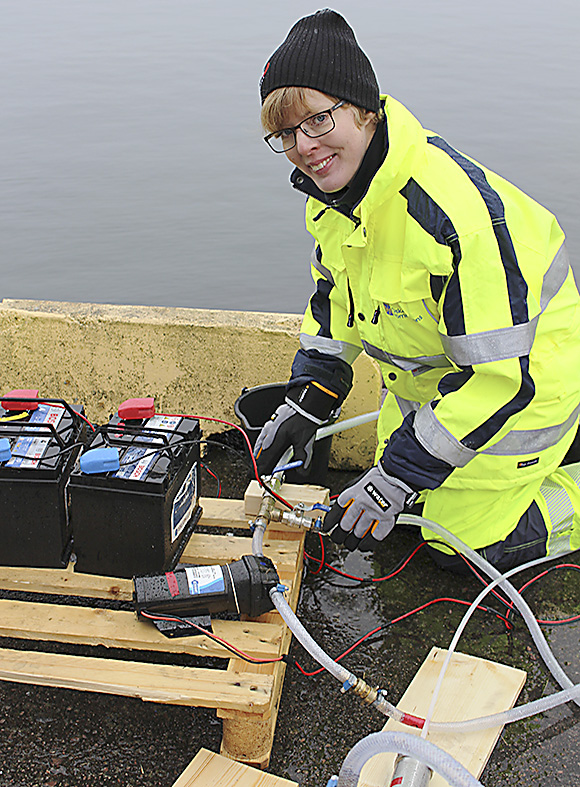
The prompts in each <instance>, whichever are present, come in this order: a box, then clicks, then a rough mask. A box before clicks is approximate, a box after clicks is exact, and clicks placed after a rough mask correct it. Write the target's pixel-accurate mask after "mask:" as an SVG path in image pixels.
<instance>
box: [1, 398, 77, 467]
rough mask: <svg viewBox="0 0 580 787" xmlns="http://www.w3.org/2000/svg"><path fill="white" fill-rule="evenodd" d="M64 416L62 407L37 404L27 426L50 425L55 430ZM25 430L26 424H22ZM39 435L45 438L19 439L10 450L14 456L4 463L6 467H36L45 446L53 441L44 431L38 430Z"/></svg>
mask: <svg viewBox="0 0 580 787" xmlns="http://www.w3.org/2000/svg"><path fill="white" fill-rule="evenodd" d="M63 415H64V407H54V406H51V405H48V404H39V405H38V407H37V409H36V410H33V411H32V414H31V416H30V418H29V419H28V423H29V424H52V425H53V426H54V428H55V429H56V428H57V426H58V425H59V423H60V420H61V418H62V416H63ZM17 423H18V422H17ZM22 427H23V428H24V429H25V428H26V424H22ZM39 434H43V435H47V437H28V436H27V437H19V438H18V440H17V441H16V443H15V444H14V446H13V448H12V453H13V454H16V456H13V457H12V459H10V460H9V461H8V462H6V466H7V467H38V460H39V459H41V458H42V455H43V454H44V452H45V451H46V447H47V445H48V444H49V443H50V442H51V440H54V437H52V436H51V435H49V432H48V429H47V430H46V431H44V430H42V429H39Z"/></svg>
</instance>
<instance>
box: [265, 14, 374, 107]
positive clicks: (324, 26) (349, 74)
mask: <svg viewBox="0 0 580 787" xmlns="http://www.w3.org/2000/svg"><path fill="white" fill-rule="evenodd" d="M278 87H309V88H312V89H313V90H319V91H320V92H321V93H326V94H328V95H330V96H336V97H337V98H342V99H345V100H346V101H349V102H350V103H351V104H355V105H356V106H358V107H362V108H363V109H370V110H371V111H373V112H377V111H378V109H379V106H380V104H379V86H378V83H377V78H376V76H375V72H374V71H373V67H372V66H371V64H370V61H369V59H368V57H367V56H366V55H365V53H364V52H363V51H362V49H361V48H360V47H359V45H358V43H357V40H356V38H355V35H354V32H353V30H352V28H351V27H350V25H349V24H348V23H347V21H346V20H345V19H344V18H343V17H342V16H341V15H340V14H337V13H336V11H332V10H331V9H330V8H325V9H323V10H322V11H317V12H316V13H315V14H312V15H311V16H305V17H303V18H302V19H299V20H298V22H296V24H295V25H294V27H293V28H292V29H291V30H290V32H289V33H288V35H287V36H286V39H285V40H284V41H283V42H282V43H281V44H280V46H279V47H278V49H277V50H276V51H275V52H274V54H273V55H272V57H271V58H270V60H269V61H268V62H267V63H266V66H265V68H264V73H263V75H262V79H261V80H260V95H261V97H262V104H263V103H264V100H265V98H266V96H267V95H268V94H269V93H271V92H272V91H273V90H276V88H278Z"/></svg>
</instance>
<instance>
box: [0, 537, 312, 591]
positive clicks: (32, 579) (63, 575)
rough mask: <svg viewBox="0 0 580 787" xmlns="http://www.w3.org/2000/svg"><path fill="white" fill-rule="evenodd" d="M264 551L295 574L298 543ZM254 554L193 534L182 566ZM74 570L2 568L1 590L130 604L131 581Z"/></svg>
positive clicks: (272, 543)
mask: <svg viewBox="0 0 580 787" xmlns="http://www.w3.org/2000/svg"><path fill="white" fill-rule="evenodd" d="M264 550H265V552H266V554H267V555H268V557H269V558H271V560H272V561H273V562H274V565H275V566H276V567H277V568H278V569H279V570H291V571H295V569H296V565H297V561H298V559H299V553H300V544H299V543H297V542H296V541H294V540H292V539H288V538H281V539H280V538H272V537H269V536H268V534H266V537H265V539H264ZM251 553H252V542H251V539H250V538H244V537H243V536H241V537H239V536H225V535H206V534H203V533H193V535H192V537H191V538H190V540H189V542H188V544H187V545H186V547H185V550H184V552H183V555H182V557H181V562H183V563H186V562H190V563H198V564H199V565H215V564H223V563H231V562H233V561H234V560H239V559H240V557H241V556H242V555H249V554H251ZM73 568H74V567H73V566H72V564H71V566H70V567H69V568H67V569H58V568H26V567H20V566H17V567H14V566H0V588H2V589H3V590H15V591H20V592H24V593H50V594H52V595H58V596H85V597H87V598H105V599H109V600H111V601H131V599H132V597H133V581H132V580H131V579H121V578H118V577H104V576H98V575H96V574H81V573H77V572H75V571H73V570H72V569H73Z"/></svg>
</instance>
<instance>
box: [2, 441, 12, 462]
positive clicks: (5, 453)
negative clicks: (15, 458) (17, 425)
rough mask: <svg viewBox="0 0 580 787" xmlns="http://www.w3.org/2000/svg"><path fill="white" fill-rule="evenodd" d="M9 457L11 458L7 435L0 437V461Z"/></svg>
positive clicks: (7, 459) (5, 460) (6, 460)
mask: <svg viewBox="0 0 580 787" xmlns="http://www.w3.org/2000/svg"><path fill="white" fill-rule="evenodd" d="M10 459H12V451H11V450H10V440H9V439H8V438H7V437H0V462H8V461H9V460H10Z"/></svg>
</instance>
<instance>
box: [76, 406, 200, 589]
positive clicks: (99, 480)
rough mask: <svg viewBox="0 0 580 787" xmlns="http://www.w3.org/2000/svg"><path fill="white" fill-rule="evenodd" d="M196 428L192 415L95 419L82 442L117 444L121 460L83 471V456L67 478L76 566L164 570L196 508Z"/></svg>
mask: <svg viewBox="0 0 580 787" xmlns="http://www.w3.org/2000/svg"><path fill="white" fill-rule="evenodd" d="M200 439H201V430H200V427H199V422H198V421H197V419H194V418H189V417H181V416H164V415H153V416H152V417H150V418H144V419H139V420H137V419H135V420H130V421H128V420H127V421H126V420H123V419H121V418H119V417H118V416H117V415H115V416H112V417H111V418H110V420H109V423H108V424H106V425H104V426H100V427H99V428H98V429H97V431H96V433H95V435H94V436H93V438H92V440H91V442H90V443H89V445H88V446H87V450H92V449H95V448H103V447H115V448H116V449H117V450H118V452H119V465H120V466H119V468H118V469H117V470H104V471H103V472H94V471H93V472H91V473H86V472H83V470H82V469H81V461H80V460H81V459H82V457H80V458H79V462H77V465H76V466H75V468H74V470H73V471H72V473H71V477H70V484H69V496H70V509H71V519H72V529H73V549H74V553H75V556H76V561H77V562H76V570H77V571H80V572H84V573H88V574H104V575H106V576H114V577H128V578H129V577H132V576H135V575H136V574H143V573H150V572H157V571H167V570H169V569H171V568H172V567H173V566H175V564H176V563H177V561H178V560H179V557H180V555H181V553H182V552H183V549H184V547H185V545H186V543H187V541H188V540H189V538H190V536H191V533H192V532H193V529H194V527H195V524H196V522H197V521H198V520H199V517H200V515H201V507H200V505H199V487H200V450H199V441H200Z"/></svg>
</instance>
